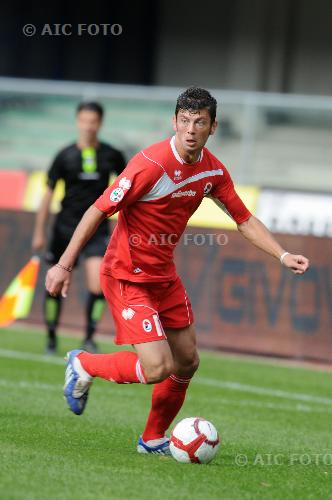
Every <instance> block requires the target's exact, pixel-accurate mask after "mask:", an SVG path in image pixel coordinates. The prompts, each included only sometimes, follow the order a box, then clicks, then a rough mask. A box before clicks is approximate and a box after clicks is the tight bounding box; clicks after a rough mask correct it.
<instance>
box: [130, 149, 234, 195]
mask: <svg viewBox="0 0 332 500" xmlns="http://www.w3.org/2000/svg"><path fill="white" fill-rule="evenodd" d="M146 158H148V157H147V156H146ZM148 159H149V160H150V158H148ZM151 161H153V160H151ZM153 162H154V163H157V162H155V161H153ZM158 165H159V164H158ZM160 166H161V165H160ZM223 174H224V172H223V170H222V169H221V168H218V169H217V170H207V171H206V172H200V173H199V174H195V175H192V176H191V177H188V178H187V179H184V180H183V181H181V182H178V183H177V184H176V183H175V182H174V181H172V179H171V178H170V177H169V176H168V175H167V173H166V172H164V173H163V175H162V176H161V177H160V178H159V179H158V181H157V182H156V184H155V185H154V186H153V188H152V189H151V191H149V192H148V193H147V194H145V195H144V196H142V198H141V199H140V200H138V201H152V200H157V199H158V198H163V197H164V196H168V195H169V194H171V193H173V192H174V191H177V190H178V189H180V188H182V187H183V186H186V185H187V184H189V183H190V182H195V181H199V180H200V179H205V178H206V177H214V176H216V175H223Z"/></svg>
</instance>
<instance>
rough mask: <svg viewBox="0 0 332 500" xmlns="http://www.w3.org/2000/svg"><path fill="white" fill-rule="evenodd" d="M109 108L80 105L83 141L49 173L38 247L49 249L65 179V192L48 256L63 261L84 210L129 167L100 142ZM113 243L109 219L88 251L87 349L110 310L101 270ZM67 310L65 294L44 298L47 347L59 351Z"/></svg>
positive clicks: (39, 216) (35, 240) (39, 220)
mask: <svg viewBox="0 0 332 500" xmlns="http://www.w3.org/2000/svg"><path fill="white" fill-rule="evenodd" d="M102 119H103V108H102V107H101V105H100V104H98V103H96V102H83V103H81V104H79V106H78V108H77V129H78V140H77V142H76V143H75V144H71V145H70V146H67V147H66V148H64V149H62V150H61V151H60V152H59V153H58V154H57V155H56V157H55V159H54V161H53V163H52V165H51V167H50V169H49V171H48V176H47V189H46V193H45V195H44V197H43V200H42V202H41V205H40V208H39V210H38V212H37V216H36V221H35V227H34V232H33V238H32V248H33V250H34V251H38V250H42V249H43V248H44V247H45V226H46V222H47V219H48V215H49V211H50V204H51V201H52V196H53V192H54V188H55V185H56V183H57V181H58V180H59V179H63V180H64V182H65V196H64V198H63V200H62V204H61V210H60V212H59V213H58V215H57V217H56V219H55V223H54V227H53V231H52V235H51V240H50V245H49V249H48V251H47V253H46V260H47V262H48V263H49V264H52V265H53V264H55V263H56V262H58V260H59V258H60V256H61V255H62V253H63V252H64V250H65V248H66V247H67V245H68V243H69V241H70V239H71V237H72V234H73V232H74V230H75V228H76V226H77V224H78V222H79V221H80V219H81V217H82V216H83V214H84V212H85V211H86V210H87V209H88V207H89V206H90V205H92V203H94V201H95V200H96V199H97V198H98V197H99V196H100V195H101V194H102V193H103V192H104V190H105V189H106V188H107V186H108V184H109V176H110V173H111V172H114V173H115V174H116V175H119V174H120V173H121V172H122V170H123V169H124V167H125V159H124V157H123V155H122V153H121V152H120V151H118V150H116V149H114V148H113V147H112V146H110V145H109V144H106V143H102V142H100V141H99V140H98V132H99V130H100V127H101V125H102ZM108 241H109V224H108V221H107V220H105V221H104V223H102V224H101V225H100V226H99V228H98V230H97V231H96V233H95V235H94V236H93V237H92V238H91V240H90V241H89V242H88V244H87V245H86V246H85V248H84V249H83V251H82V254H83V256H84V257H85V273H86V281H87V288H88V296H87V302H86V335H85V339H84V342H83V348H84V349H85V350H89V351H92V352H95V351H96V350H97V346H96V344H95V342H94V340H93V338H92V337H93V334H94V331H95V329H96V324H97V322H98V320H99V319H100V317H101V315H102V312H103V308H104V296H103V294H102V292H101V288H100V283H99V268H100V264H101V260H102V257H103V255H104V253H105V251H106V247H107V243H108ZM60 312H61V297H51V296H50V295H49V294H48V293H46V296H45V302H44V318H45V323H46V325H47V330H48V339H47V347H46V350H47V352H48V353H49V354H53V353H55V352H56V347H57V341H56V329H57V326H58V323H59V317H60Z"/></svg>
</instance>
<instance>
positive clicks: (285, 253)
mask: <svg viewBox="0 0 332 500" xmlns="http://www.w3.org/2000/svg"><path fill="white" fill-rule="evenodd" d="M286 255H290V253H289V252H284V253H283V254H282V255H280V263H281V264H283V263H284V258H285V257H286Z"/></svg>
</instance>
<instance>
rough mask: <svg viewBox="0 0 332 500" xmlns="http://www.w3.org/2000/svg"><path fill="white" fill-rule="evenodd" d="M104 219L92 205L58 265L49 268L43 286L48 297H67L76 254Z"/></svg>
mask: <svg viewBox="0 0 332 500" xmlns="http://www.w3.org/2000/svg"><path fill="white" fill-rule="evenodd" d="M105 217H106V215H105V214H104V213H103V212H101V211H100V210H99V209H98V208H96V207H95V206H94V205H91V207H90V208H88V210H87V211H86V212H85V214H84V215H83V217H82V219H81V220H80V222H79V224H78V226H77V227H76V229H75V231H74V234H73V236H72V238H71V240H70V242H69V244H68V246H67V248H66V250H65V251H64V253H63V254H62V255H61V257H60V260H59V262H58V264H56V265H55V266H53V267H51V269H50V270H49V271H48V273H47V275H46V280H45V286H46V289H47V291H48V292H49V294H50V295H53V296H56V295H59V294H60V293H61V295H62V296H63V297H66V296H67V292H68V288H69V284H70V273H71V270H72V268H73V265H74V263H75V261H76V259H77V257H78V254H79V253H80V251H81V249H82V248H83V247H84V245H85V244H86V243H87V242H88V241H89V239H90V238H91V237H92V236H93V234H94V233H95V232H96V230H97V228H98V226H99V225H100V223H101V222H102V221H103V220H104V219H105Z"/></svg>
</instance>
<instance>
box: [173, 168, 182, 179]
mask: <svg viewBox="0 0 332 500" xmlns="http://www.w3.org/2000/svg"><path fill="white" fill-rule="evenodd" d="M181 179H182V172H181V170H174V180H175V181H180V180H181Z"/></svg>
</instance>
